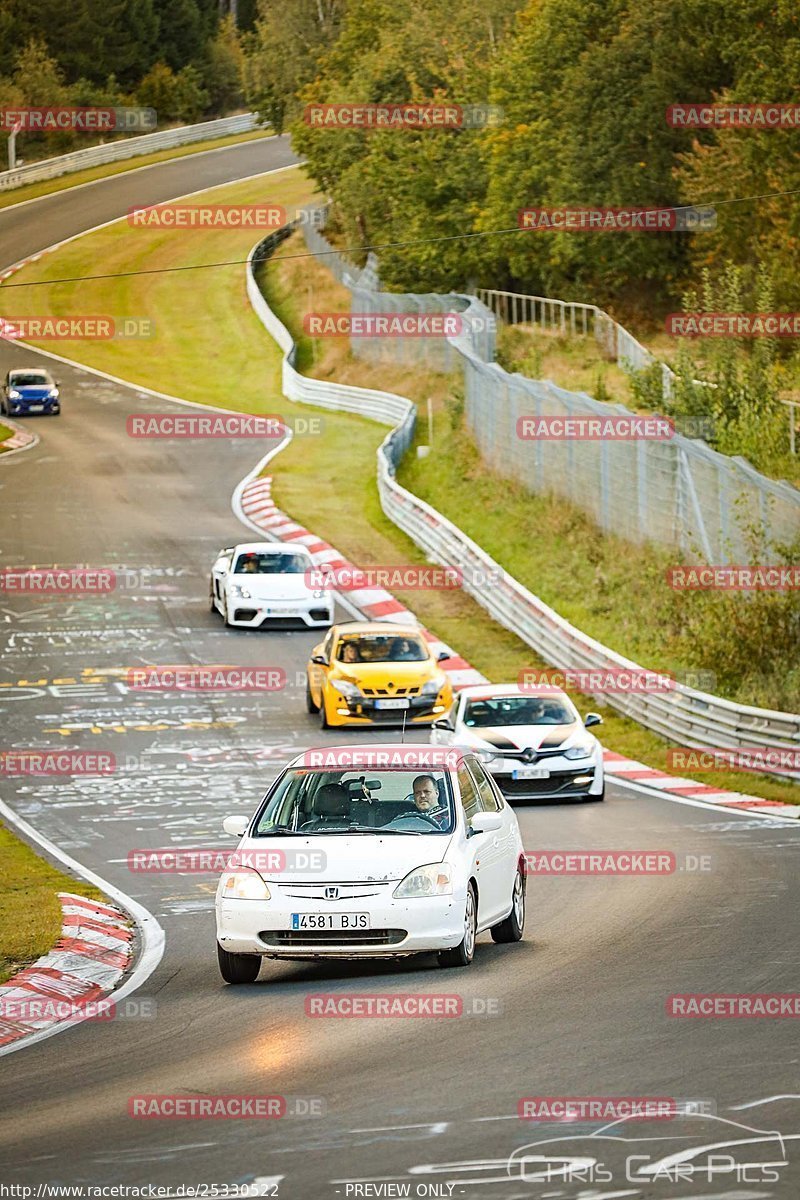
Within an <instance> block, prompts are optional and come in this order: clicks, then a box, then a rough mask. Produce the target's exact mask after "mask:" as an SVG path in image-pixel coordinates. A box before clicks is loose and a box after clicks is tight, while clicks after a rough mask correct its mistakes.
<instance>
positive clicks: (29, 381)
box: [9, 371, 51, 387]
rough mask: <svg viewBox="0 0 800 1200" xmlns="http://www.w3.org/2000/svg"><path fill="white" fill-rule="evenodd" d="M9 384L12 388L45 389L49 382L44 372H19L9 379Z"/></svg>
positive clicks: (48, 377)
mask: <svg viewBox="0 0 800 1200" xmlns="http://www.w3.org/2000/svg"><path fill="white" fill-rule="evenodd" d="M9 382H10V383H11V386H12V387H47V386H48V385H49V384H50V383H51V380H50V376H49V375H46V374H45V373H44V371H19V372H17V374H15V375H11V376H10V377H9Z"/></svg>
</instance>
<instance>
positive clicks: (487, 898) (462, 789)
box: [456, 760, 510, 929]
mask: <svg viewBox="0 0 800 1200" xmlns="http://www.w3.org/2000/svg"><path fill="white" fill-rule="evenodd" d="M456 774H457V779H458V790H459V793H460V796H461V804H462V807H463V809H464V818H465V822H466V826H467V833H468V837H467V848H468V850H469V853H470V855H471V859H472V870H473V873H474V875H475V878H476V880H477V881H478V929H486V928H487V927H488V926H489V925H493V924H494V923H495V920H496V919H498V914H500V915H502V913H501V909H502V907H503V897H502V893H501V886H502V885H503V883H504V880H503V878H502V871H501V868H500V861H501V860H500V855H499V852H498V845H497V834H496V833H470V828H471V826H470V821H471V819H472V817H474V816H475V815H476V814H477V813H480V812H483V811H484V810H483V804H482V802H481V797H480V793H479V792H478V787H477V784H476V783H475V780H474V779H473V777H472V775H471V774H470V772H469V770H468V769H467V766H466V760H465V761H463V762H462V763H461V765H460V766H459V768H458V771H457V773H456ZM509 895H510V893H509ZM505 903H506V905H507V904H508V900H506V901H505Z"/></svg>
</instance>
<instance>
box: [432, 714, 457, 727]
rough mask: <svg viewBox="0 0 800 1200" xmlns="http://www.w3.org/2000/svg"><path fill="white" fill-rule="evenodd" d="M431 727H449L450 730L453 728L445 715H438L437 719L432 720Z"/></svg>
mask: <svg viewBox="0 0 800 1200" xmlns="http://www.w3.org/2000/svg"><path fill="white" fill-rule="evenodd" d="M431 728H432V729H449V730H452V729H453V726H452V725H451V724H450V722H449V721H448V719H447V717H440V718H439V720H438V721H434V722H433V725H432V726H431Z"/></svg>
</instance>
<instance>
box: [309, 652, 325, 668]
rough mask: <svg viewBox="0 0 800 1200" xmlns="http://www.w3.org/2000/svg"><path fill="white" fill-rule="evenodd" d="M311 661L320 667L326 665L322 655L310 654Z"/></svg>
mask: <svg viewBox="0 0 800 1200" xmlns="http://www.w3.org/2000/svg"><path fill="white" fill-rule="evenodd" d="M311 661H312V662H313V663H317V664H318V665H319V666H320V667H327V665H328V663H327V661H326V659H325V656H324V655H323V654H312V655H311Z"/></svg>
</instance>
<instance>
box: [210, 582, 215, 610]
mask: <svg viewBox="0 0 800 1200" xmlns="http://www.w3.org/2000/svg"><path fill="white" fill-rule="evenodd" d="M208 607H209V609H210V610H211V612H212V613H213V612H216V611H217V603H216V598H215V596H214V584H213V582H212V583H210V584H209V585H208Z"/></svg>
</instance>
